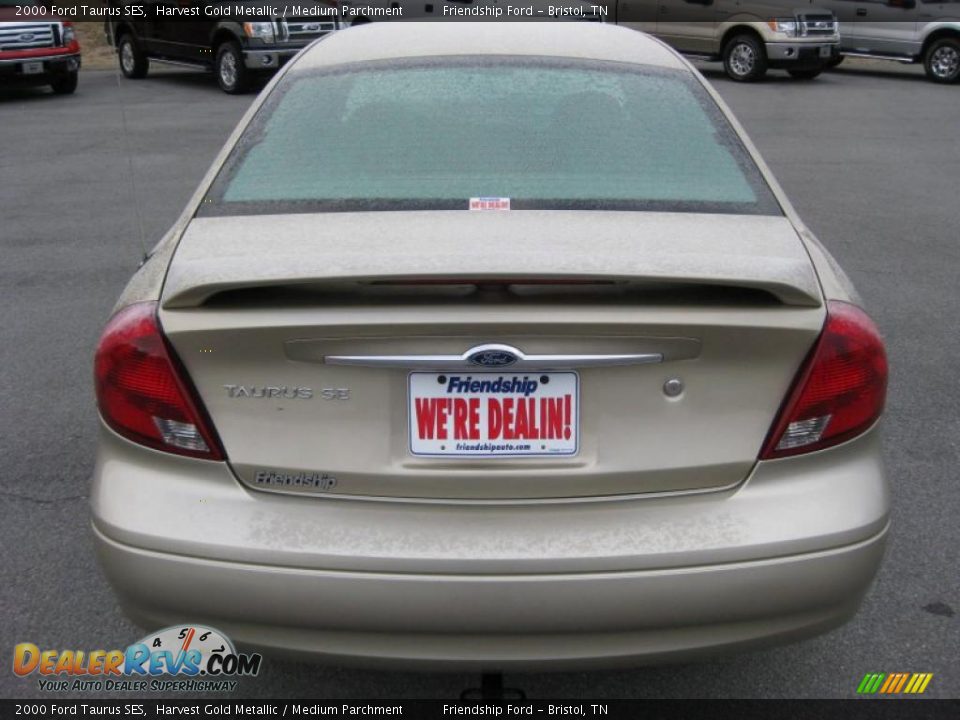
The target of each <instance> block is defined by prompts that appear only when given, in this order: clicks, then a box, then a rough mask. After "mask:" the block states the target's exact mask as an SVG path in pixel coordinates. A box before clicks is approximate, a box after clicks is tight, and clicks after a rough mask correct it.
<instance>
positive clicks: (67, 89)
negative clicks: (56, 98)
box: [50, 70, 80, 95]
mask: <svg viewBox="0 0 960 720" xmlns="http://www.w3.org/2000/svg"><path fill="white" fill-rule="evenodd" d="M79 75H80V73H79V72H77V71H76V70H74V71H73V72H69V73H64V74H63V75H58V76H57V77H55V78H54V79H53V80H51V81H50V87H52V88H53V91H54V92H55V93H56V94H57V95H70V94H72V93H73V92H74V91H75V90H76V89H77V79H78V76H79Z"/></svg>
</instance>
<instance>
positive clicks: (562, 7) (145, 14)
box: [0, 0, 914, 30]
mask: <svg viewBox="0 0 960 720" xmlns="http://www.w3.org/2000/svg"><path fill="white" fill-rule="evenodd" d="M913 1H914V0H888V2H891V3H909V2H913ZM846 5H849V6H850V7H849V8H846V7H845V6H846ZM854 5H855V3H844V7H838V5H837V4H836V3H831V5H830V9H831V10H833V11H834V12H835V13H836V14H837V15H838V16H839V17H838V19H839V20H841V21H850V20H852V19H853V17H852V14H853V12H854V9H855V8H854ZM897 7H899V5H898V6H897ZM846 10H849V14H850V15H851V17H849V18H848V17H844V15H845V14H846ZM819 12H824V13H829V12H830V10H823V9H822V8H821V7H820V5H818V0H342V1H340V0H312V1H311V0H296V1H293V2H283V1H276V0H178V1H177V2H171V1H170V0H0V14H2V16H3V17H2V19H4V20H18V19H37V18H58V19H61V20H73V21H78V22H83V21H87V22H90V21H100V22H103V21H145V22H152V21H163V22H177V21H180V22H196V21H201V20H219V21H244V22H246V21H273V20H279V19H287V20H291V19H294V20H296V19H303V20H315V21H323V20H333V19H337V20H338V21H339V22H340V23H342V24H344V25H349V24H351V23H352V22H354V21H356V20H358V19H363V20H371V21H404V20H412V21H418V20H445V21H464V20H466V21H476V20H507V21H513V20H561V21H562V20H574V21H576V20H581V21H602V22H617V23H627V24H631V25H634V26H637V27H638V29H649V30H652V29H653V27H652V24H655V23H667V22H676V21H682V22H684V23H690V22H703V23H716V22H725V21H728V20H731V19H741V20H743V19H745V20H760V21H764V20H773V19H775V18H778V17H787V18H790V17H794V16H795V15H796V13H819ZM891 19H895V18H891ZM644 24H649V25H650V26H649V27H647V28H644V27H643V25H644Z"/></svg>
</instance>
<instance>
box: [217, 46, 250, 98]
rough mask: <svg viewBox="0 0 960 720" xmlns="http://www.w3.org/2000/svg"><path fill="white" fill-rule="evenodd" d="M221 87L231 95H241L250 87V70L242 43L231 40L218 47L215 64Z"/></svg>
mask: <svg viewBox="0 0 960 720" xmlns="http://www.w3.org/2000/svg"><path fill="white" fill-rule="evenodd" d="M213 71H214V73H215V74H216V76H217V84H218V85H219V86H220V89H221V90H223V91H224V92H225V93H229V94H230V95H240V94H242V93H245V92H246V91H247V88H249V87H250V72H249V71H248V70H247V66H246V65H245V64H244V61H243V53H242V52H241V50H240V43H238V42H235V41H233V40H231V41H230V42H225V43H222V44H221V45H220V46H218V47H217V56H216V60H215V62H214V64H213Z"/></svg>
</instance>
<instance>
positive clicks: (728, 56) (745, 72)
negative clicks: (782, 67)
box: [723, 34, 767, 82]
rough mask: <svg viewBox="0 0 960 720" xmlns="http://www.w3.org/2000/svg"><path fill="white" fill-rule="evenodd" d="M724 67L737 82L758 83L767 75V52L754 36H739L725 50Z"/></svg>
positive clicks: (728, 74)
mask: <svg viewBox="0 0 960 720" xmlns="http://www.w3.org/2000/svg"><path fill="white" fill-rule="evenodd" d="M723 67H724V69H725V70H726V71H727V76H728V77H729V78H730V79H731V80H736V81H737V82H756V81H757V80H760V79H761V78H762V77H763V76H764V75H766V73H767V52H766V50H764V48H763V44H762V43H761V42H760V40H758V39H757V38H756V37H755V36H753V35H747V34H744V35H737V36H736V37H734V38H732V39H731V40H730V42H728V43H727V44H726V47H724V48H723Z"/></svg>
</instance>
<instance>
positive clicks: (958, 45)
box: [923, 38, 960, 83]
mask: <svg viewBox="0 0 960 720" xmlns="http://www.w3.org/2000/svg"><path fill="white" fill-rule="evenodd" d="M923 66H924V68H925V69H926V71H927V77H929V78H930V79H931V80H933V81H934V82H938V83H954V82H956V81H957V80H958V79H960V40H957V39H956V38H940V39H939V40H934V41H933V42H932V43H931V44H930V47H929V48H927V52H926V54H925V55H924V56H923Z"/></svg>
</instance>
